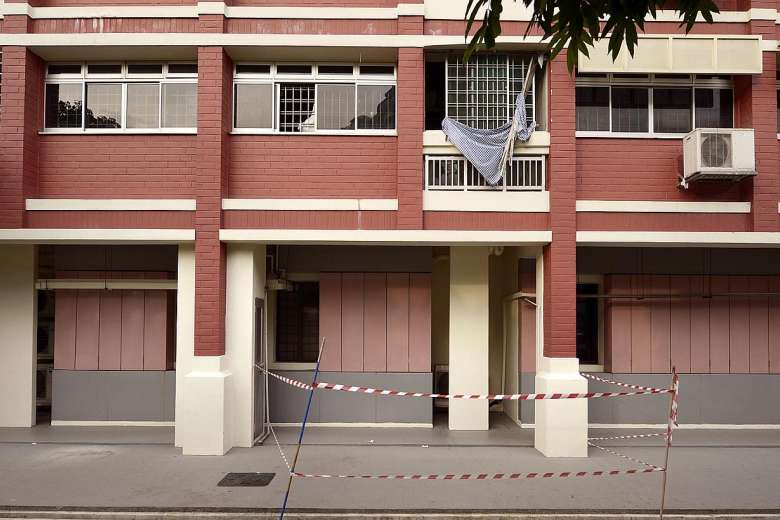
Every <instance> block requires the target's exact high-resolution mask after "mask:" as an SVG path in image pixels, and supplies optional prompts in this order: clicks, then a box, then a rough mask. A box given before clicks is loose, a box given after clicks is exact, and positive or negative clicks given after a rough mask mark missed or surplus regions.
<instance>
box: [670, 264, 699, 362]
mask: <svg viewBox="0 0 780 520" xmlns="http://www.w3.org/2000/svg"><path fill="white" fill-rule="evenodd" d="M690 281H691V279H690V277H689V276H672V277H670V280H669V292H670V294H672V295H679V294H690V293H691V284H690ZM670 320H671V321H670V329H671V345H670V347H671V364H672V366H673V367H675V369H677V372H679V373H685V372H690V371H691V327H692V323H693V319H692V316H691V299H690V298H673V299H672V300H671V302H670Z"/></svg>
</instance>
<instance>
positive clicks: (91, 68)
mask: <svg viewBox="0 0 780 520" xmlns="http://www.w3.org/2000/svg"><path fill="white" fill-rule="evenodd" d="M121 73H122V65H120V64H118V63H111V64H94V63H93V64H90V65H87V74H121Z"/></svg>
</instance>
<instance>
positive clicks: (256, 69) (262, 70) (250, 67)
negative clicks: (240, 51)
mask: <svg viewBox="0 0 780 520" xmlns="http://www.w3.org/2000/svg"><path fill="white" fill-rule="evenodd" d="M270 73H271V66H270V65H255V64H253V63H241V64H238V65H236V74H270Z"/></svg>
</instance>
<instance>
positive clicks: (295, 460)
mask: <svg viewBox="0 0 780 520" xmlns="http://www.w3.org/2000/svg"><path fill="white" fill-rule="evenodd" d="M324 348H325V338H322V343H320V351H319V353H318V354H317V365H316V366H315V367H314V377H313V378H312V381H311V385H312V387H311V389H310V390H309V400H308V401H307V403H306V412H305V413H304V414H303V422H302V423H301V431H300V432H299V433H298V446H297V447H296V449H295V458H293V463H292V467H291V468H290V476H289V478H288V479H287V491H285V492H284V502H283V503H282V510H281V511H279V520H282V519H283V518H284V513H285V512H286V511H287V500H288V499H289V498H290V490H291V489H292V482H293V473H295V466H296V464H298V455H299V454H300V453H301V444H302V443H303V433H304V431H305V430H306V421H307V420H308V419H309V410H310V409H311V401H312V398H313V397H314V385H315V384H316V383H317V377H318V376H319V375H320V361H321V360H322V351H323V349H324Z"/></svg>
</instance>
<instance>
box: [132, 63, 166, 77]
mask: <svg viewBox="0 0 780 520" xmlns="http://www.w3.org/2000/svg"><path fill="white" fill-rule="evenodd" d="M127 73H128V74H146V75H149V74H157V75H160V74H162V65H160V64H159V63H130V64H129V65H128V66H127Z"/></svg>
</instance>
